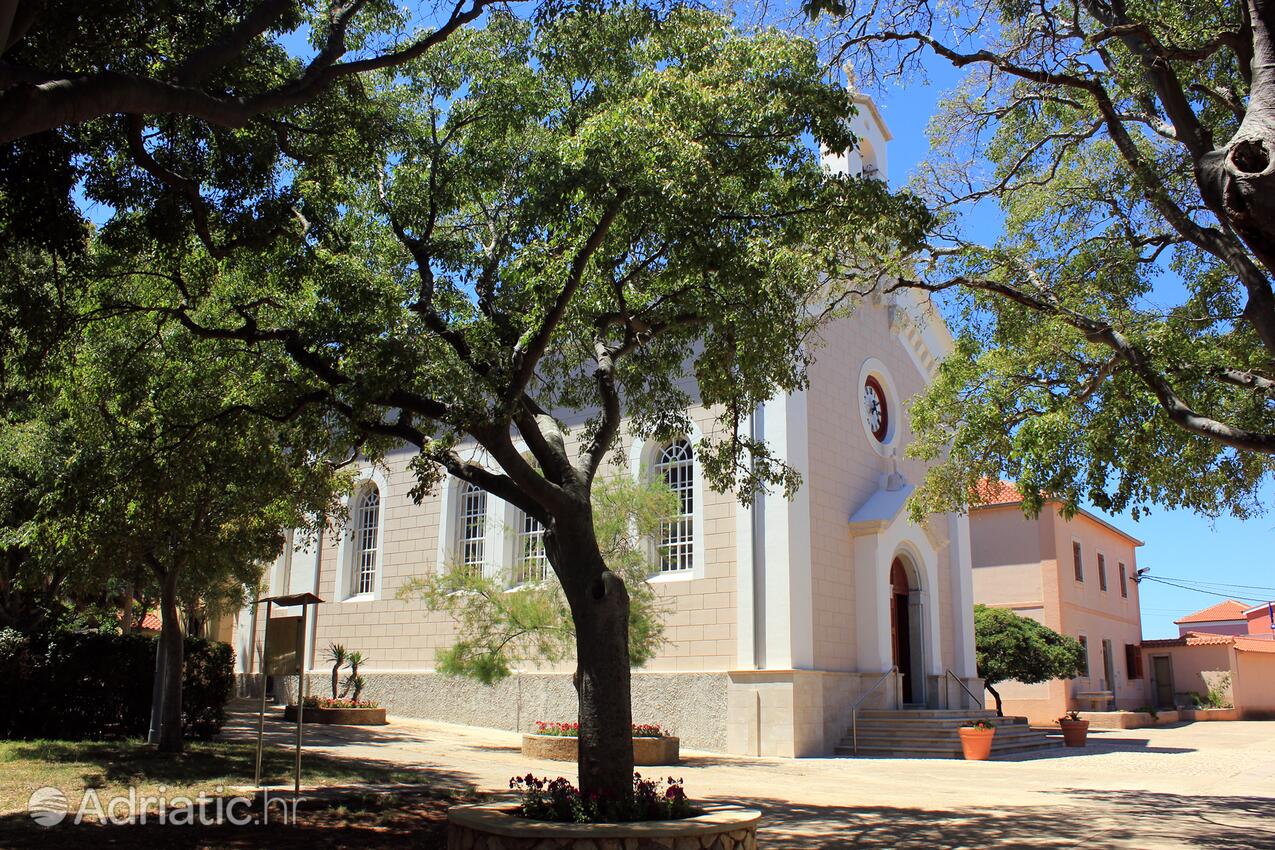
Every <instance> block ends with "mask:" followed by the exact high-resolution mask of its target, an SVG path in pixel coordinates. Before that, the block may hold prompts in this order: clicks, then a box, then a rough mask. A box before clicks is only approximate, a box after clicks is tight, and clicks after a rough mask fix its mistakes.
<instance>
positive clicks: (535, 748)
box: [522, 735, 680, 767]
mask: <svg viewBox="0 0 1275 850" xmlns="http://www.w3.org/2000/svg"><path fill="white" fill-rule="evenodd" d="M579 744H580V741H579V739H578V738H574V737H571V736H569V735H523V736H522V754H523V755H524V756H526V757H527V758H533V759H549V760H551V761H576V760H577V759H578V758H579ZM679 760H680V759H679V755H678V740H677V738H634V739H633V763H634V764H635V765H638V766H640V767H647V766H655V765H665V764H677V763H678V761H679Z"/></svg>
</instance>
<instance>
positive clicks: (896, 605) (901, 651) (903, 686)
mask: <svg viewBox="0 0 1275 850" xmlns="http://www.w3.org/2000/svg"><path fill="white" fill-rule="evenodd" d="M921 616H922V614H921V585H920V582H919V581H918V580H917V575H916V570H915V569H914V568H913V567H912V565H911V564H909V563H908V562H907V561H905V560H904V559H903V558H895V559H894V561H893V562H891V564H890V645H891V649H892V651H893V657H894V666H895V667H897V668H898V670H899V679H900V688H899V690H900V695H901V697H902V700H903V703H904V704H905V705H915V704H918V703H923V702H924V701H925V696H924V688H925V680H924V677H923V674H922V670H923V662H922V654H923V635H924V632H923V630H922V622H921Z"/></svg>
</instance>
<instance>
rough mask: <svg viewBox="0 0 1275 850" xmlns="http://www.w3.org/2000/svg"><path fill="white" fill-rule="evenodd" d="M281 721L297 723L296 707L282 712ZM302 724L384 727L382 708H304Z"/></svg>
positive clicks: (384, 720) (383, 711)
mask: <svg viewBox="0 0 1275 850" xmlns="http://www.w3.org/2000/svg"><path fill="white" fill-rule="evenodd" d="M283 719H284V720H286V721H288V722H289V723H296V722H297V707H296V706H295V705H290V706H288V707H287V708H285V709H284V710H283ZM301 722H302V723H323V724H325V725H328V726H384V725H386V724H387V723H388V722H389V721H387V720H386V719H385V709H384V708H317V707H313V706H306V709H305V715H304V716H303V717H302V719H301Z"/></svg>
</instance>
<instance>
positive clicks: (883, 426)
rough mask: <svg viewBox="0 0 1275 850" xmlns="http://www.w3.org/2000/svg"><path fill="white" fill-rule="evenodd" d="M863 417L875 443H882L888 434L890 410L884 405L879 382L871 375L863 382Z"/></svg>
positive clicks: (883, 396) (883, 394) (882, 391)
mask: <svg viewBox="0 0 1275 850" xmlns="http://www.w3.org/2000/svg"><path fill="white" fill-rule="evenodd" d="M863 415H864V417H865V418H866V419H867V421H868V430H870V431H871V432H872V436H873V437H876V439H877V442H879V443H884V442H885V438H886V436H887V435H888V434H889V433H890V408H889V407H888V406H887V405H886V401H885V390H883V389H882V388H881V382H880V381H878V380H877V379H876V378H874V377H873V376H871V375H869V376H868V377H867V379H866V380H865V381H864V382H863Z"/></svg>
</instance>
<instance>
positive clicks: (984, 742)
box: [957, 726, 996, 761]
mask: <svg viewBox="0 0 1275 850" xmlns="http://www.w3.org/2000/svg"><path fill="white" fill-rule="evenodd" d="M957 732H958V733H960V736H961V752H962V753H964V754H965V760H966V761H987V759H988V758H989V757H990V756H991V754H992V738H994V737H995V736H996V727H992V728H991V729H979V728H977V727H975V726H962V727H961V728H960V729H958V730H957Z"/></svg>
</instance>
